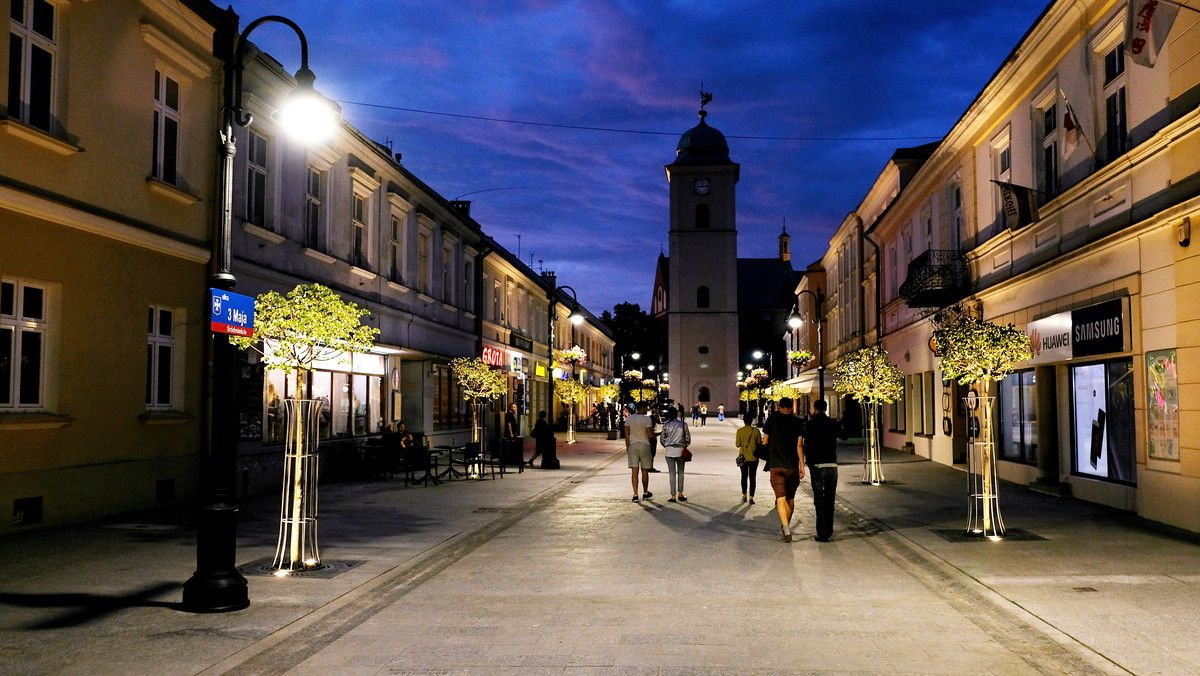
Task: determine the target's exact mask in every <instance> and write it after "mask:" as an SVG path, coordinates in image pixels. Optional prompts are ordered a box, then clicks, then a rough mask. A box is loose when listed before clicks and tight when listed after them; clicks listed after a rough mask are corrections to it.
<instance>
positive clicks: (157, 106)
mask: <svg viewBox="0 0 1200 676" xmlns="http://www.w3.org/2000/svg"><path fill="white" fill-rule="evenodd" d="M179 122H180V111H179V81H178V80H175V79H174V78H172V77H170V76H169V75H167V74H166V73H164V72H163V71H161V70H156V71H154V157H153V168H152V171H151V175H152V176H154V178H157V179H158V180H160V181H162V182H163V183H169V184H171V185H177V184H178V183H179Z"/></svg>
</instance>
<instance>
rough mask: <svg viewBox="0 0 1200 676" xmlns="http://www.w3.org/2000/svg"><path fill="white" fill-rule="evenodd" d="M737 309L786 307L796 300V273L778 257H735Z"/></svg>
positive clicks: (790, 265)
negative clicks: (736, 258)
mask: <svg viewBox="0 0 1200 676" xmlns="http://www.w3.org/2000/svg"><path fill="white" fill-rule="evenodd" d="M737 272H738V311H739V312H740V311H745V310H755V309H761V310H769V309H779V308H780V307H783V308H788V307H791V305H792V304H793V303H795V302H796V285H797V284H799V282H800V273H799V272H796V271H795V270H793V269H792V264H791V262H789V261H783V260H779V259H778V258H739V259H738V261H737Z"/></svg>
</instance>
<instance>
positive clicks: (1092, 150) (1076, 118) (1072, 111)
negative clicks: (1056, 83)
mask: <svg viewBox="0 0 1200 676" xmlns="http://www.w3.org/2000/svg"><path fill="white" fill-rule="evenodd" d="M1058 93H1059V94H1060V95H1062V97H1063V103H1064V104H1065V105H1066V106H1067V114H1068V115H1070V116H1071V120H1073V121H1074V122H1075V131H1076V132H1078V133H1079V135H1080V136H1082V137H1083V142H1084V143H1086V144H1087V147H1088V152H1090V153H1091V154H1092V157H1095V156H1096V148H1095V147H1094V146H1093V145H1092V140H1091V139H1089V138H1088V135H1087V134H1085V133H1083V125H1082V124H1081V123H1080V122H1079V116H1078V115H1076V114H1075V109H1074V108H1072V107H1071V99H1069V98H1067V93H1066V92H1064V91H1063V89H1062V87H1059V88H1058Z"/></svg>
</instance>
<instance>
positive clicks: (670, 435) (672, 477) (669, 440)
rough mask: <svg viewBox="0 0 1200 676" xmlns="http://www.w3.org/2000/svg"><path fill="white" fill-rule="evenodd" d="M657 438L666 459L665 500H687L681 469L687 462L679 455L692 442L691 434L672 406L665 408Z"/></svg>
mask: <svg viewBox="0 0 1200 676" xmlns="http://www.w3.org/2000/svg"><path fill="white" fill-rule="evenodd" d="M659 439H660V441H662V447H663V457H665V458H666V459H667V480H668V481H669V482H670V485H671V497H670V498H667V502H675V501H676V500H678V501H679V502H687V498H686V497H684V495H683V470H684V468H685V467H687V463H685V462H684V461H683V457H681V456H682V455H683V450H684V449H685V448H687V447H688V444H691V443H692V434H691V432H689V431H688V426H687V424H686V423H684V422H683V421H682V420H680V419H679V412H678V411H676V410H675V409H674V408H669V409H667V422H665V423H663V428H662V433H661V434H660V435H659Z"/></svg>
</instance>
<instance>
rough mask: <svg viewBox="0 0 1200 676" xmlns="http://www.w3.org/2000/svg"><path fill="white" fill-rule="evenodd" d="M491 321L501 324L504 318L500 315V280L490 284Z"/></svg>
mask: <svg viewBox="0 0 1200 676" xmlns="http://www.w3.org/2000/svg"><path fill="white" fill-rule="evenodd" d="M492 322H494V323H496V324H501V323H503V322H504V319H503V318H502V317H501V315H500V281H499V280H497V281H496V282H495V284H493V285H492Z"/></svg>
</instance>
